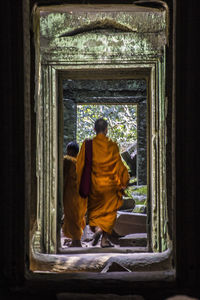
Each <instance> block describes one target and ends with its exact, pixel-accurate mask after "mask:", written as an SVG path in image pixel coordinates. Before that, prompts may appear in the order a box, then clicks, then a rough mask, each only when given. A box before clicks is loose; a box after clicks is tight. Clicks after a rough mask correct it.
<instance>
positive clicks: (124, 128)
mask: <svg viewBox="0 0 200 300" xmlns="http://www.w3.org/2000/svg"><path fill="white" fill-rule="evenodd" d="M98 118H104V119H106V120H107V122H108V124H109V126H108V136H109V137H110V138H111V139H112V140H114V141H116V142H117V144H118V145H119V147H120V150H121V151H123V150H124V149H126V148H127V147H128V146H129V145H131V144H132V143H133V142H134V141H135V140H136V139H137V107H136V105H114V104H112V105H77V142H78V143H79V144H81V143H82V142H83V140H84V139H85V138H91V137H93V136H94V135H95V132H94V123H95V121H96V119H98Z"/></svg>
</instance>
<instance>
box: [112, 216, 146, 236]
mask: <svg viewBox="0 0 200 300" xmlns="http://www.w3.org/2000/svg"><path fill="white" fill-rule="evenodd" d="M146 220H147V215H146V214H137V213H128V212H126V213H124V212H118V217H117V220H116V223H115V226H114V228H113V230H114V231H115V232H116V233H117V234H119V235H120V236H125V235H127V234H131V233H146V232H147V229H146Z"/></svg>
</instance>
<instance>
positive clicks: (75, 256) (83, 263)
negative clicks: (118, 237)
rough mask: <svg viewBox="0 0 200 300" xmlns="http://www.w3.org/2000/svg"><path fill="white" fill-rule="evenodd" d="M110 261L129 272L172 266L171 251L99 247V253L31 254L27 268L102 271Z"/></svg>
mask: <svg viewBox="0 0 200 300" xmlns="http://www.w3.org/2000/svg"><path fill="white" fill-rule="evenodd" d="M129 249H130V248H129ZM72 251H73V250H72ZM87 251H88V250H87ZM111 263H116V264H119V265H120V266H122V267H124V268H127V269H128V270H129V271H130V272H135V271H139V272H144V271H161V270H163V271H164V270H169V269H171V268H172V251H171V250H170V249H168V250H166V251H164V252H162V253H149V252H147V253H127V252H125V253H113V252H109V253H107V252H104V253H103V252H102V249H101V252H96V253H70V254H42V253H32V258H31V264H30V269H31V271H33V272H35V271H37V272H43V271H47V272H49V273H51V272H53V273H70V272H97V273H101V272H102V270H103V269H104V268H105V267H106V265H108V264H111Z"/></svg>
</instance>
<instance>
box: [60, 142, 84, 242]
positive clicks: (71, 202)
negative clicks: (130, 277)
mask: <svg viewBox="0 0 200 300" xmlns="http://www.w3.org/2000/svg"><path fill="white" fill-rule="evenodd" d="M78 151H79V146H78V144H77V143H75V142H70V143H69V144H68V145H67V151H66V152H67V155H65V156H64V161H63V173H64V174H63V175H64V176H63V208H64V223H63V226H62V231H63V233H64V235H65V236H66V237H69V238H71V239H72V243H71V245H70V247H81V241H80V240H81V236H82V234H83V229H84V227H85V225H86V223H85V214H86V206H87V203H86V199H83V198H81V197H80V196H79V193H78V190H77V175H76V157H77V154H78Z"/></svg>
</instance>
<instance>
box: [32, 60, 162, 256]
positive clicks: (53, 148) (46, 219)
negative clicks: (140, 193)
mask: <svg viewBox="0 0 200 300" xmlns="http://www.w3.org/2000/svg"><path fill="white" fill-rule="evenodd" d="M88 67H89V70H90V72H94V73H95V71H97V70H100V69H101V70H104V71H105V70H106V69H108V70H113V69H116V74H117V72H119V71H120V72H122V71H124V74H125V73H126V72H127V71H129V72H127V73H129V75H128V76H130V71H131V72H132V74H133V75H132V76H133V78H135V77H137V78H138V76H142V78H144V76H145V77H146V80H147V82H148V92H147V107H148V108H147V110H148V118H147V119H148V126H147V127H148V132H147V141H148V150H147V153H148V176H147V177H148V184H147V185H148V246H149V250H153V251H162V249H161V247H158V245H160V243H161V241H162V238H164V237H163V236H162V235H164V232H162V228H161V221H162V220H161V218H162V215H163V213H165V211H163V210H162V208H163V207H164V206H165V201H166V194H165V180H166V178H165V177H164V176H165V172H163V170H164V169H165V165H164V161H165V147H163V146H164V143H163V142H164V135H163V132H165V130H166V129H165V125H164V120H161V117H162V116H164V115H165V113H164V111H163V110H164V107H165V104H164V102H163V97H162V96H163V94H164V91H160V89H159V85H158V82H160V83H161V82H162V80H163V76H164V68H163V64H162V62H161V61H160V60H159V59H156V60H150V61H149V62H146V63H144V62H138V61H129V63H128V64H123V63H121V64H120V63H119V62H118V64H117V65H116V64H113V65H111V64H106V63H99V64H97V63H94V64H91V63H90V64H88V62H79V63H78V64H77V63H76V64H71V63H68V64H67V62H65V64H63V63H59V62H53V63H50V64H48V65H42V66H41V74H42V81H41V82H42V85H41V86H40V87H41V93H39V94H40V96H39V97H38V101H37V112H38V113H37V178H38V205H37V236H38V238H39V239H40V243H39V244H40V248H41V249H40V252H44V253H57V249H58V246H59V245H58V240H57V233H58V232H57V221H58V220H57V210H58V203H59V201H58V197H62V192H61V191H59V185H60V182H61V180H62V179H61V178H60V179H59V171H58V170H59V163H60V162H59V158H58V157H59V154H58V144H59V139H61V137H60V133H59V132H58V107H59V106H58V101H59V100H58V95H59V84H58V82H59V76H60V74H63V75H64V74H65V75H64V76H66V73H67V72H69V71H70V75H72V73H73V72H74V71H75V72H82V71H83V70H84V69H85V70H88ZM162 69H163V72H158V70H162ZM138 74H139V75H138ZM63 75H61V76H63ZM79 76H80V75H79ZM124 76H125V75H124ZM113 78H114V79H115V77H113ZM123 78H124V77H123ZM60 148H61V147H60ZM59 181H60V182H59ZM44 233H45V234H44Z"/></svg>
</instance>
